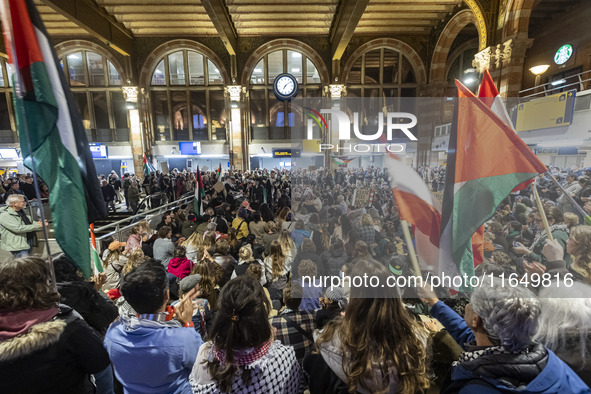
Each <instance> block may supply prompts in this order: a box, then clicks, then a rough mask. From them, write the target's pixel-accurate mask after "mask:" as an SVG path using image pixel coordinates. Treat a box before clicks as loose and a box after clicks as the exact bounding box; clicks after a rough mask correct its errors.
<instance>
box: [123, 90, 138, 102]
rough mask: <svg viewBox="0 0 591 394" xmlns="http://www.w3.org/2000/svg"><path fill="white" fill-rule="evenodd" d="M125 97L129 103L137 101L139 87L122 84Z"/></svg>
mask: <svg viewBox="0 0 591 394" xmlns="http://www.w3.org/2000/svg"><path fill="white" fill-rule="evenodd" d="M121 90H122V91H123V97H125V101H127V102H128V103H137V96H138V87H137V86H122V87H121Z"/></svg>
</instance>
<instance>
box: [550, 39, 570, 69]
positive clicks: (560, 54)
mask: <svg viewBox="0 0 591 394" xmlns="http://www.w3.org/2000/svg"><path fill="white" fill-rule="evenodd" d="M572 55H573V47H572V46H571V45H568V44H566V45H563V46H561V47H560V48H558V50H557V51H556V54H554V63H556V64H558V65H559V66H560V65H562V64H564V63H566V62H568V59H570V57H571V56H572Z"/></svg>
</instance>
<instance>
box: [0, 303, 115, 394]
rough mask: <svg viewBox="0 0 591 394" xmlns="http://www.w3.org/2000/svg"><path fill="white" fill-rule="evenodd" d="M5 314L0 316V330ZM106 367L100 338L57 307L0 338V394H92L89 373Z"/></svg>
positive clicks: (6, 319) (6, 321)
mask: <svg viewBox="0 0 591 394" xmlns="http://www.w3.org/2000/svg"><path fill="white" fill-rule="evenodd" d="M10 316H11V315H10V314H9V313H6V314H0V332H6V331H7V330H9V328H7V325H9V324H10ZM108 365H109V356H108V354H107V352H106V351H105V349H104V348H103V343H102V340H101V339H100V338H99V336H98V335H97V334H96V333H95V332H94V331H93V330H92V329H91V328H90V327H89V326H88V324H86V322H85V321H84V320H83V319H82V318H81V317H80V315H79V314H77V313H76V312H74V310H73V309H72V308H70V307H68V306H66V305H60V307H59V309H58V314H57V316H56V317H54V318H53V319H51V320H49V321H46V322H43V323H38V324H35V325H33V326H32V327H31V329H30V330H29V331H28V332H26V333H25V334H21V335H18V336H15V337H13V338H10V339H6V340H3V341H1V342H0V393H25V394H26V393H56V394H57V393H94V390H93V389H92V384H91V382H90V380H89V374H94V373H98V372H100V371H102V370H104V369H105V368H107V366H108Z"/></svg>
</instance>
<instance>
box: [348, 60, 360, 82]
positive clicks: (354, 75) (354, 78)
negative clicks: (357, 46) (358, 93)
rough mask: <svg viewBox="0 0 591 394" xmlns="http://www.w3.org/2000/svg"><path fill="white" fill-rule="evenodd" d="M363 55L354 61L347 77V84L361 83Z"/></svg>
mask: <svg viewBox="0 0 591 394" xmlns="http://www.w3.org/2000/svg"><path fill="white" fill-rule="evenodd" d="M362 60H363V57H362V56H360V57H359V59H357V60H356V61H355V63H353V67H351V71H349V76H348V78H347V84H350V85H358V84H361V61H362Z"/></svg>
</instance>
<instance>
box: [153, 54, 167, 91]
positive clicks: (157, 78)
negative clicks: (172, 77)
mask: <svg viewBox="0 0 591 394" xmlns="http://www.w3.org/2000/svg"><path fill="white" fill-rule="evenodd" d="M152 85H166V78H165V76H164V60H162V61H161V62H160V63H158V65H157V66H156V69H155V70H154V74H153V75H152Z"/></svg>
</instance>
